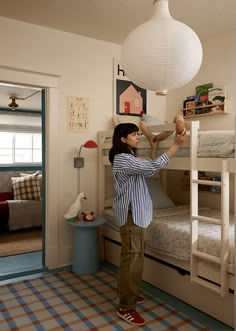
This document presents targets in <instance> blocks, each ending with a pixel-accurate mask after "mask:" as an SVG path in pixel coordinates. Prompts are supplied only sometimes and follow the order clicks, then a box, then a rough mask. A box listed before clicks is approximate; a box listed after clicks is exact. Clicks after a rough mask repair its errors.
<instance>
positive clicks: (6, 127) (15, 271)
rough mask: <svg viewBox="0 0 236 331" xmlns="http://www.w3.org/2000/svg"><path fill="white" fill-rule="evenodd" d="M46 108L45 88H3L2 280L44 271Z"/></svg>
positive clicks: (0, 147) (0, 90)
mask: <svg viewBox="0 0 236 331" xmlns="http://www.w3.org/2000/svg"><path fill="white" fill-rule="evenodd" d="M6 98H7V99H6ZM45 104H46V102H45V89H43V88H39V87H36V86H35V87H34V86H27V85H18V84H12V83H9V82H8V83H5V82H0V116H1V121H0V123H1V124H0V135H1V136H2V137H1V140H0V176H1V179H3V178H4V180H1V185H0V204H1V205H0V208H1V209H0V216H1V217H0V218H1V223H0V265H1V268H0V280H3V279H9V278H13V277H14V278H15V277H18V276H21V275H25V274H32V273H35V272H39V271H42V270H44V268H45V199H46V198H45V135H46V133H45ZM26 186H27V188H26ZM37 190H38V193H37ZM10 195H11V196H10Z"/></svg>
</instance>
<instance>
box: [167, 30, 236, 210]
mask: <svg viewBox="0 0 236 331" xmlns="http://www.w3.org/2000/svg"><path fill="white" fill-rule="evenodd" d="M235 38H236V32H234V33H233V32H232V33H230V34H223V35H219V36H217V38H214V39H211V40H208V41H205V42H203V63H202V66H201V69H200V70H199V72H198V74H197V75H196V77H195V78H194V79H193V80H192V81H191V82H189V83H188V84H187V85H185V86H183V87H182V88H179V89H176V90H174V91H171V92H169V93H168V95H167V100H166V106H167V107H166V114H167V115H166V116H167V120H168V121H170V122H171V121H172V120H173V118H174V116H175V115H176V114H178V113H181V112H180V109H181V108H182V107H183V100H185V99H186V97H187V96H190V95H194V94H195V86H197V85H201V84H206V83H211V82H212V83H213V84H214V86H217V85H225V86H226V87H227V100H226V105H227V111H228V114H227V115H215V116H214V115H212V116H205V117H197V118H196V120H199V121H200V130H225V129H229V130H233V129H234V117H235V115H236V94H235V91H236V75H235V72H236V61H235V58H236V47H235ZM190 120H195V119H194V118H190ZM168 178H169V179H168V194H169V195H170V196H171V197H172V199H173V200H174V201H175V202H176V203H178V204H180V203H188V202H189V191H182V190H181V191H180V185H181V179H182V178H183V171H182V172H181V171H175V172H171V173H169V177H168ZM231 179H232V180H230V182H231V188H230V209H231V211H232V212H233V210H234V187H233V185H234V184H233V183H234V181H233V179H234V176H233V175H232V176H231ZM180 192H181V194H179V193H180ZM199 203H201V204H205V205H208V206H209V207H214V206H218V207H219V208H220V195H219V194H211V193H206V192H204V193H202V194H201V195H200V197H199Z"/></svg>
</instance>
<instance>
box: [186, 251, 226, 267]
mask: <svg viewBox="0 0 236 331" xmlns="http://www.w3.org/2000/svg"><path fill="white" fill-rule="evenodd" d="M192 254H193V256H194V257H198V258H200V259H204V260H207V261H209V262H214V263H217V264H221V258H220V257H218V256H213V255H210V254H207V253H203V252H200V251H193V252H192Z"/></svg>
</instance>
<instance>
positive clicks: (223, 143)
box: [106, 130, 235, 158]
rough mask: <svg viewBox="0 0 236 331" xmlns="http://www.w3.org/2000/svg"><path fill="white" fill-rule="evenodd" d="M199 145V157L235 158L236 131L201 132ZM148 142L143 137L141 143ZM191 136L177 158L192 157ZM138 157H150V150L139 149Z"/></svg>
mask: <svg viewBox="0 0 236 331" xmlns="http://www.w3.org/2000/svg"><path fill="white" fill-rule="evenodd" d="M173 139H174V134H172V135H170V136H169V137H167V138H165V140H171V141H173ZM198 139H199V144H198V157H203V158H218V157H219V158H233V157H234V150H235V148H234V146H235V143H234V139H235V136H234V131H233V130H225V131H224V130H222V131H199V134H198ZM145 140H147V139H146V137H144V136H141V137H140V141H145ZM106 142H111V138H110V137H109V138H107V139H106ZM189 142H190V134H189V133H188V134H187V138H186V142H185V143H184V144H183V146H182V147H181V148H179V149H178V151H177V152H176V154H175V157H178V156H181V157H188V156H189V155H190V149H189V147H185V145H186V146H189ZM163 151H166V148H165V149H163V148H158V149H157V155H158V156H159V155H161V154H162V153H163ZM137 156H140V157H146V156H147V157H149V156H150V149H149V148H138V149H137Z"/></svg>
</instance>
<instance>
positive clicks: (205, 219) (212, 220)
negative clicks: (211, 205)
mask: <svg viewBox="0 0 236 331" xmlns="http://www.w3.org/2000/svg"><path fill="white" fill-rule="evenodd" d="M192 219H194V220H198V221H201V222H207V223H211V224H217V225H221V220H218V219H216V218H211V217H206V216H201V215H193V216H192Z"/></svg>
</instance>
